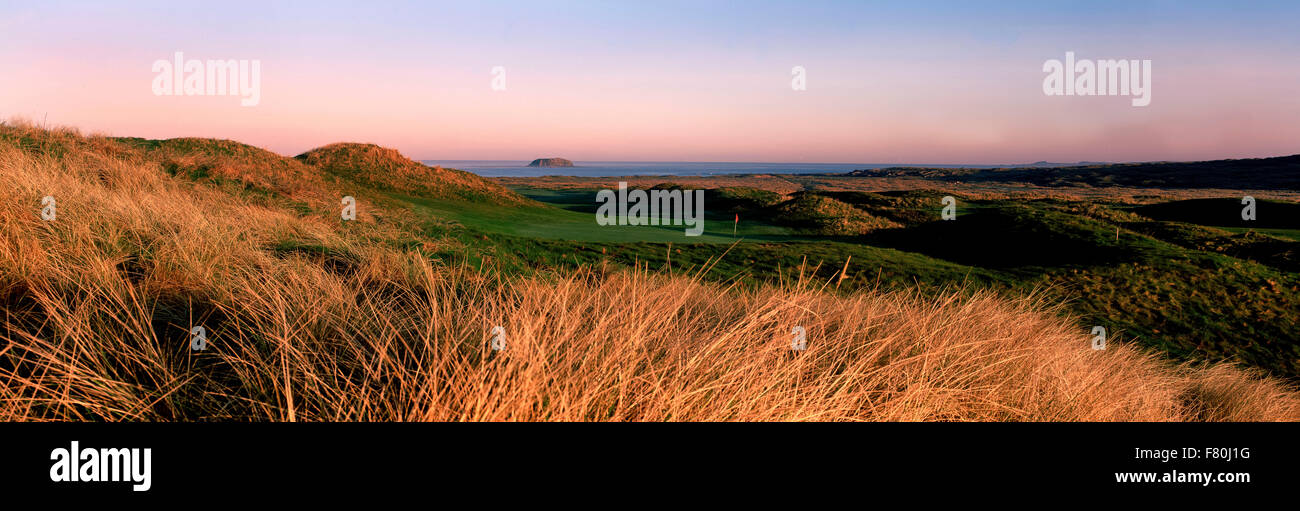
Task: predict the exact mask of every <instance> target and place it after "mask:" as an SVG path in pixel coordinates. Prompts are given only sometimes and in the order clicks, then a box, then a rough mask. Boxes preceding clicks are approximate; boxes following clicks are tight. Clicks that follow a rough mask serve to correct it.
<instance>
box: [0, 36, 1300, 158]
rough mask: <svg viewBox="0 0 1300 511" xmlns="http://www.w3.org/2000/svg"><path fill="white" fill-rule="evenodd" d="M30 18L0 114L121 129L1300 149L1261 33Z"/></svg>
mask: <svg viewBox="0 0 1300 511" xmlns="http://www.w3.org/2000/svg"><path fill="white" fill-rule="evenodd" d="M45 15H46V14H44V13H35V14H31V13H28V15H27V17H26V18H25V19H24V18H23V17H22V16H18V17H16V18H10V21H9V22H7V23H8V25H0V29H9V30H14V31H17V32H16V33H17V36H16V38H15V40H17V41H19V42H20V43H21V44H17V45H11V46H9V47H7V48H6V49H0V64H2V65H3V66H4V69H5V77H6V78H5V81H4V83H3V84H0V116H5V117H13V116H18V117H26V118H29V119H33V120H36V121H41V120H42V119H45V120H47V122H48V123H50V124H56V125H69V126H75V127H79V128H81V129H82V130H83V131H87V132H103V133H107V134H112V135H120V136H141V137H148V138H170V137H180V136H199V137H217V138H229V139H234V140H239V141H242V142H247V143H250V144H254V145H258V146H261V147H265V148H268V149H271V150H273V151H276V152H278V153H281V154H286V155H292V154H297V153H300V152H302V151H305V150H307V149H310V148H312V147H316V146H320V145H324V144H327V143H331V142H339V141H358V142H374V143H378V144H381V145H385V146H390V147H394V148H397V149H398V150H400V151H402V152H403V153H404V154H406V155H407V156H410V157H412V158H416V159H503V160H528V159H532V158H535V157H542V156H561V157H566V158H570V159H574V160H579V161H583V160H586V161H597V160H624V161H637V160H646V161H770V162H849V163H972V164H986V163H1023V162H1032V161H1038V160H1049V161H1061V162H1072V161H1080V160H1091V161H1139V160H1200V159H1215V158H1236V157H1262V156H1277V155H1285V154H1294V153H1300V97H1298V95H1297V93H1298V92H1300V65H1297V64H1298V60H1300V59H1297V57H1296V56H1295V55H1296V53H1295V52H1294V51H1292V49H1290V47H1291V46H1294V42H1293V41H1294V38H1293V39H1292V40H1289V41H1287V44H1285V45H1281V46H1277V47H1269V46H1266V45H1260V44H1258V43H1257V42H1256V41H1231V40H1229V41H1223V40H1218V41H1214V42H1209V41H1206V42H1203V43H1201V44H1194V43H1193V42H1192V41H1195V39H1192V38H1187V39H1185V40H1183V41H1182V42H1179V41H1178V40H1176V38H1175V40H1173V41H1170V40H1166V39H1161V40H1158V41H1153V40H1152V39H1153V38H1150V37H1146V38H1135V39H1134V40H1131V41H1124V40H1118V41H1117V40H1114V39H1110V40H1107V41H1108V42H1106V43H1105V44H1100V43H1097V42H1096V40H1095V38H1094V39H1087V38H1080V39H1079V40H1078V41H1072V40H1070V38H1063V37H1062V36H1060V35H1059V34H1057V33H1056V32H1055V31H1054V30H1052V29H1051V27H1047V26H1044V27H1035V26H1033V25H1029V26H1022V27H1019V28H1018V29H1017V30H1016V31H1015V33H1014V37H1011V38H1010V39H1007V40H1002V39H998V38H997V37H993V40H992V41H989V40H986V39H987V38H986V37H985V36H982V35H977V36H971V35H966V36H963V35H961V34H958V35H956V36H953V37H950V38H948V39H933V38H928V37H924V36H925V35H926V34H924V33H921V34H918V36H917V39H916V40H914V41H913V40H907V39H901V40H900V39H899V38H898V37H897V34H883V35H881V34H880V32H879V31H876V32H870V31H868V32H867V33H866V34H863V35H861V37H860V39H861V40H859V36H857V35H853V34H854V33H853V32H852V31H849V33H850V35H845V36H837V37H831V36H819V37H818V38H816V39H813V40H809V41H801V40H800V41H796V42H795V43H792V44H790V45H789V47H780V46H770V47H769V46H762V43H761V42H756V43H754V44H755V45H759V47H753V48H751V47H747V46H745V45H744V44H740V43H736V44H733V45H729V44H727V43H726V42H725V41H704V42H697V41H692V40H689V39H688V40H686V41H678V42H671V41H664V42H662V44H663V45H664V46H663V49H664V51H662V52H659V51H655V48H656V46H655V44H654V42H653V41H644V42H641V43H639V44H637V45H631V44H630V43H628V44H623V45H622V46H623V47H619V46H620V44H619V43H618V42H617V40H613V41H614V42H609V43H607V44H606V46H611V47H601V46H600V44H599V43H600V42H601V41H595V40H574V41H569V40H559V41H554V40H546V41H543V42H541V43H538V44H530V43H529V41H526V40H525V41H517V40H509V39H508V38H506V39H505V40H503V39H502V37H501V36H496V37H494V38H490V39H491V40H490V41H486V42H484V41H477V42H475V41H468V42H467V41H457V40H454V38H452V37H451V36H448V37H447V38H446V39H444V38H441V37H428V38H427V39H426V38H423V36H421V38H420V39H418V40H408V37H415V36H403V35H400V33H399V32H398V31H397V30H396V29H394V31H393V33H388V32H386V31H384V30H377V31H375V32H374V33H373V34H371V36H370V37H372V38H373V39H371V40H363V39H349V38H347V37H345V35H346V34H338V33H335V32H334V31H332V30H326V29H325V28H323V27H316V26H309V27H305V28H304V27H298V28H297V29H296V30H297V31H296V32H294V33H293V34H292V35H293V36H294V37H289V36H285V35H281V36H279V37H272V36H266V35H262V36H259V37H260V39H259V38H258V37H254V38H252V39H251V40H250V38H238V37H236V35H231V36H230V39H229V40H225V39H221V38H220V37H219V36H218V35H214V34H197V35H192V36H191V35H186V32H185V31H183V30H181V29H178V28H174V27H173V28H171V29H166V30H154V29H151V28H149V26H147V25H140V26H135V27H131V26H127V27H119V28H117V29H114V30H113V31H109V32H111V33H106V35H105V36H104V37H102V38H98V39H97V38H94V37H90V36H86V37H72V38H69V37H66V35H67V34H66V33H64V32H59V31H52V32H42V31H40V30H38V28H40V27H41V26H43V24H42V21H43V16H45ZM103 15H104V16H108V14H106V13H105V14H103ZM380 21H383V20H376V21H374V23H375V24H376V25H381V23H379V22H380ZM328 22H329V23H333V20H328ZM107 23H111V20H105V21H97V18H96V17H95V16H91V15H87V16H86V17H85V18H84V19H79V20H74V21H72V22H69V24H68V26H67V30H69V31H73V30H81V31H92V32H93V31H94V30H99V31H100V32H105V30H107V29H103V28H102V27H101V25H102V24H107ZM249 23H251V22H249ZM304 23H307V22H304ZM321 23H326V22H325V21H322V22H321ZM33 27H34V28H33ZM313 27H314V28H313ZM182 28H183V27H182ZM246 28H247V27H246ZM291 28H292V27H291ZM372 28H373V27H372ZM249 30H253V33H256V34H262V33H263V32H260V31H258V30H257V29H255V28H254V29H249ZM467 30H468V29H467ZM128 32H130V33H129V34H127V33H128ZM78 33H80V32H78ZM123 34H124V37H121V38H117V37H110V36H111V35H123ZM467 37H469V36H467ZM990 37H992V36H990ZM886 42H888V44H886ZM471 43H474V44H471ZM479 43H481V44H479ZM889 44H892V46H890V45H889ZM692 45H698V47H694V46H692ZM1067 49H1068V50H1072V51H1075V52H1076V53H1078V54H1079V56H1080V58H1094V59H1101V58H1143V59H1151V60H1152V61H1153V75H1154V76H1153V82H1154V83H1153V93H1152V102H1151V105H1150V106H1148V107H1143V108H1135V107H1132V106H1130V104H1129V100H1128V98H1126V97H1048V96H1045V95H1044V94H1043V93H1042V91H1041V84H1042V80H1043V77H1044V73H1043V72H1042V71H1041V66H1042V63H1043V61H1044V60H1045V59H1050V58H1055V59H1062V58H1063V56H1064V51H1065V50H1067ZM176 50H182V51H185V53H186V57H187V58H198V59H205V60H206V59H258V60H260V61H261V66H262V79H261V102H260V104H258V105H257V106H254V107H241V106H239V99H238V98H236V97H196V96H186V97H168V96H155V95H154V94H153V92H152V90H151V87H150V84H151V81H152V80H153V78H154V73H153V72H151V71H150V65H151V64H152V62H153V61H154V60H157V59H170V57H171V54H172V52H173V51H176ZM496 65H503V66H505V68H506V71H507V72H506V85H507V88H506V90H505V91H493V90H491V88H490V83H491V79H492V76H491V75H490V70H491V68H492V67H493V66H496ZM794 65H801V66H804V67H805V68H806V69H807V70H808V88H807V90H805V91H793V90H791V88H790V68H791V67H792V66H794Z"/></svg>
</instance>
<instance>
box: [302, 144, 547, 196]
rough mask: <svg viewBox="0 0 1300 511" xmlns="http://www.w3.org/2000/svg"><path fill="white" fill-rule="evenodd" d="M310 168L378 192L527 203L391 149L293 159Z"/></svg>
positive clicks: (336, 148) (334, 149) (336, 149)
mask: <svg viewBox="0 0 1300 511" xmlns="http://www.w3.org/2000/svg"><path fill="white" fill-rule="evenodd" d="M295 158H296V159H298V160H300V161H302V162H304V163H306V164H308V165H312V166H314V167H318V168H320V169H323V170H325V171H326V172H329V173H332V174H334V175H337V176H341V177H344V178H346V179H348V180H351V181H354V182H357V183H361V184H364V185H367V186H371V187H374V188H376V189H380V190H386V191H391V192H398V193H402V194H409V195H417V196H423V197H428V198H437V199H453V200H456V199H458V200H466V201H474V202H488V203H492V204H498V205H503V206H510V205H521V204H526V203H528V202H529V201H528V200H527V199H524V198H523V197H520V196H519V195H518V194H516V193H514V192H512V191H510V190H507V189H505V188H504V187H502V186H501V185H499V184H496V183H495V182H493V181H489V180H487V179H484V178H482V177H479V176H477V175H475V174H471V173H469V172H465V171H463V170H457V169H448V168H443V167H441V166H439V167H430V166H428V165H424V164H423V163H419V162H417V161H414V160H411V159H409V158H407V157H405V156H402V154H401V153H399V152H397V151H396V150H394V149H389V148H386V147H380V146H377V145H374V144H354V143H338V144H330V145H327V146H324V147H318V148H316V149H312V150H310V151H307V152H305V153H303V154H300V155H298V156H296V157H295Z"/></svg>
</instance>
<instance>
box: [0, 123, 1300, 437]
mask: <svg viewBox="0 0 1300 511" xmlns="http://www.w3.org/2000/svg"><path fill="white" fill-rule="evenodd" d="M186 144H188V142H175V143H172V146H171V147H170V148H169V149H168V151H182V149H183V148H185V147H186ZM199 146H200V147H199V148H197V149H195V151H196V153H198V154H196V155H194V158H195V161H196V162H199V163H200V164H199V166H198V167H183V168H185V169H194V168H204V167H203V165H208V166H209V167H208V168H210V169H227V170H222V171H219V172H223V173H229V175H230V176H238V175H239V172H242V171H241V170H240V169H241V168H243V167H241V165H240V164H237V162H225V161H223V157H222V156H221V155H220V154H219V153H220V151H212V150H211V149H212V148H213V147H218V148H220V147H224V146H225V145H224V144H206V143H204V144H199ZM230 149H231V150H232V151H233V152H234V153H235V155H233V156H227V157H228V158H233V159H235V160H244V159H252V160H256V159H257V158H261V157H263V156H264V155H263V156H257V155H258V154H261V153H256V152H251V153H248V152H247V149H245V148H243V147H240V146H231V148H230ZM223 150H224V149H223ZM182 152H183V151H182ZM182 156H183V155H182V154H175V153H173V154H171V157H173V158H182ZM207 158H212V160H211V161H206V159H207ZM266 159H267V161H268V162H270V161H274V159H271V158H266ZM300 161H301V162H302V163H305V164H308V165H313V166H315V165H322V166H323V168H329V169H331V172H332V173H337V174H338V175H341V176H349V175H356V174H359V173H360V172H362V170H363V169H385V170H391V171H394V172H395V173H397V174H399V175H398V176H396V177H394V178H393V179H392V180H389V179H388V178H387V177H384V178H380V177H378V176H370V178H371V179H374V181H372V182H374V183H375V184H376V186H379V185H389V184H397V183H401V182H403V181H402V180H406V179H417V178H419V177H420V176H422V174H420V173H419V172H418V169H414V168H411V167H409V166H405V165H404V164H403V165H399V167H401V168H396V167H386V166H384V165H385V164H384V163H383V162H390V163H392V162H399V163H400V161H401V160H398V159H397V158H395V157H394V155H393V153H389V152H387V151H384V150H380V149H378V148H373V146H354V145H342V146H338V147H334V146H331V147H330V148H322V149H321V150H317V151H313V152H311V153H308V154H306V155H304V156H303V157H302V158H301V159H300ZM376 163H377V164H378V165H376ZM178 165H179V163H178ZM274 165H279V164H278V163H276V164H274ZM285 165H286V166H285V167H284V168H283V169H282V170H283V171H284V172H292V171H295V169H296V170H297V171H302V170H304V169H303V168H297V167H293V164H285ZM177 168H178V169H180V168H182V167H177ZM403 173H409V174H403ZM192 174H193V172H191V171H190V170H186V171H184V172H173V171H170V170H169V167H168V165H167V164H166V162H165V161H159V160H157V159H155V158H154V156H151V155H149V154H147V152H146V151H145V150H144V149H142V148H141V147H139V144H124V143H121V142H118V141H114V140H110V139H106V138H103V137H84V136H81V135H80V134H78V133H76V132H75V131H73V130H44V129H38V128H34V127H31V126H26V125H8V124H7V125H3V126H0V188H2V189H4V190H5V191H6V193H8V194H10V195H11V196H13V197H15V198H16V200H11V201H5V202H4V203H3V204H0V227H2V228H3V229H2V230H0V233H3V234H2V235H0V303H3V306H2V307H3V312H4V314H3V315H0V322H2V324H0V346H3V347H2V348H0V380H3V381H4V384H3V385H2V386H0V419H3V420H104V421H124V420H133V421H139V420H153V421H168V420H190V421H194V420H235V421H263V420H273V421H304V420H305V421H327V420H403V421H406V420H449V421H450V420H672V421H679V420H718V421H733V420H741V421H752V420H844V421H864V420H894V421H897V420H958V421H959V420H1030V421H1049V420H1050V421H1064V420H1156V421H1160V420H1193V421H1201V420H1297V419H1300V395H1297V393H1296V392H1295V391H1294V390H1292V389H1291V388H1290V387H1288V385H1287V384H1285V383H1283V382H1281V381H1280V380H1277V379H1272V378H1268V377H1264V376H1261V374H1260V373H1259V372H1257V371H1251V370H1244V369H1240V368H1238V367H1236V366H1233V365H1228V364H1214V365H1210V364H1203V363H1191V364H1175V363H1173V362H1171V361H1169V360H1168V359H1167V358H1165V357H1164V356H1163V355H1159V354H1154V353H1152V352H1150V351H1147V350H1145V349H1143V348H1140V347H1138V346H1136V345H1133V344H1129V343H1126V342H1123V341H1122V340H1120V339H1116V340H1115V342H1112V344H1111V345H1110V346H1109V347H1108V348H1107V349H1106V350H1104V351H1094V350H1092V349H1090V348H1089V334H1088V331H1087V330H1086V329H1082V328H1080V327H1079V326H1078V324H1076V323H1075V322H1074V320H1073V318H1072V317H1070V316H1068V315H1066V314H1065V313H1064V311H1063V310H1062V309H1061V308H1060V306H1059V305H1054V304H1052V303H1049V302H1047V301H1045V297H1044V296H1043V295H1037V294H1028V295H1021V296H1014V295H1010V294H1001V293H994V292H988V291H978V292H963V291H962V290H952V291H950V292H945V293H940V294H925V293H921V292H918V291H916V290H896V291H884V290H879V291H873V290H860V291H857V292H853V293H840V292H836V291H835V289H834V288H833V287H832V286H830V285H828V284H827V283H826V281H825V280H821V279H820V277H818V278H812V276H813V275H816V273H815V271H805V268H790V270H791V274H790V275H789V277H788V278H785V279H782V280H781V281H779V282H771V283H766V284H762V285H757V286H738V285H734V284H727V283H713V282H708V281H706V280H705V279H703V278H701V277H700V275H701V274H702V273H704V272H703V271H702V270H701V267H698V266H697V267H692V268H686V269H682V270H659V271H649V270H647V269H646V268H645V267H644V266H642V267H640V268H631V267H621V266H619V265H617V264H593V265H583V266H580V267H577V268H570V269H557V270H554V271H551V270H546V269H543V268H533V269H532V271H521V272H514V273H502V272H500V271H498V270H497V269H494V266H493V265H492V264H490V263H485V262H484V261H485V259H478V260H471V259H468V258H466V259H460V260H456V259H453V258H451V256H450V255H449V256H446V257H443V256H438V257H434V256H431V253H430V252H429V251H428V250H427V247H428V246H430V245H438V244H441V243H446V242H447V239H446V237H444V236H443V235H441V234H437V235H435V234H429V233H428V232H426V231H425V230H423V229H422V228H420V227H419V226H418V223H404V222H387V221H384V222H379V221H375V220H372V219H366V218H360V219H358V221H356V222H346V223H345V222H342V221H340V220H339V218H338V216H337V213H333V214H321V213H319V212H316V211H313V210H310V209H303V208H297V207H293V206H291V205H286V204H281V203H280V202H279V201H278V200H267V199H266V198H265V197H262V196H260V195H259V194H249V193H242V192H239V188H236V187H235V186H233V185H232V184H230V183H224V182H215V181H212V180H210V179H208V178H199V179H195V178H193V176H192ZM223 175H225V174H223ZM229 179H231V181H232V182H233V183H235V184H239V183H241V182H242V178H238V177H231V178H229ZM323 182H324V183H325V185H326V186H332V185H331V184H330V183H329V182H328V179H326V180H324V181H323ZM345 184H346V183H345ZM259 186H260V185H259ZM467 188H468V189H473V190H479V189H480V188H474V187H472V186H468V185H467ZM485 193H486V192H485ZM46 195H54V196H57V198H58V208H59V209H58V215H57V218H56V219H54V220H42V218H41V216H40V210H41V198H42V197H43V196H46ZM740 195H745V194H740ZM758 200H760V201H766V200H768V199H766V198H762V197H759V198H758ZM836 200H837V201H839V202H841V203H846V204H847V202H845V201H841V200H838V199H836ZM864 200H865V198H864ZM387 207H389V206H387V205H386V204H384V203H378V204H375V205H374V208H377V209H379V211H378V212H377V214H379V215H383V217H384V218H398V219H401V218H404V216H403V215H404V214H406V213H403V211H404V210H400V208H399V209H395V210H391V211H388V210H384V209H383V208H387ZM393 207H397V206H393ZM453 234H454V233H449V234H448V236H452V235H453ZM472 234H475V235H477V233H472ZM285 247H300V248H301V247H310V250H298V249H292V250H286V249H285ZM697 251H700V252H703V251H702V249H700V248H699V247H692V246H686V247H684V248H680V249H679V253H681V254H682V255H683V256H684V257H685V256H691V255H699V253H698V252H697ZM460 252H461V250H450V251H446V252H442V253H446V254H452V255H454V254H456V253H460ZM501 252H502V253H503V254H509V253H510V252H508V251H505V250H502V251H501ZM586 252H587V253H592V252H593V251H592V250H587V251H586ZM494 253H495V252H494ZM709 253H710V254H711V253H712V252H709ZM699 256H700V257H703V256H702V255H699ZM502 257H504V255H503V256H502ZM710 257H711V256H710ZM485 258H486V256H485ZM607 262H608V261H607ZM198 326H202V327H204V329H205V332H206V335H207V337H206V344H205V349H204V350H201V351H196V350H192V349H191V347H190V346H191V343H192V342H193V338H192V335H193V334H192V332H193V331H194V330H193V328H194V327H198ZM494 326H501V327H502V328H503V329H504V332H507V341H506V342H507V348H506V350H505V351H503V352H493V351H490V350H489V349H488V348H487V347H486V346H487V340H488V339H489V337H490V335H491V334H490V332H491V331H492V329H493V327H494ZM793 326H802V327H805V328H806V329H807V333H808V338H807V339H808V349H807V350H806V351H804V352H801V353H799V354H794V353H791V351H790V348H789V344H790V333H791V329H792V327H793Z"/></svg>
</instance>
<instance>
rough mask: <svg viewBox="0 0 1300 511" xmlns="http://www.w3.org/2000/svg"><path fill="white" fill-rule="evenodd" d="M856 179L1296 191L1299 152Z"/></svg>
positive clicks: (896, 172)
mask: <svg viewBox="0 0 1300 511" xmlns="http://www.w3.org/2000/svg"><path fill="white" fill-rule="evenodd" d="M848 175H850V176H857V177H923V178H931V179H938V180H943V181H957V182H1019V183H1031V184H1035V185H1039V186H1051V187H1062V186H1081V185H1085V186H1097V187H1104V186H1129V187H1147V188H1224V189H1232V190H1300V154H1297V155H1292V156H1279V157H1274V158H1251V159H1239V160H1213V161H1198V162H1155V163H1112V164H1096V165H1072V166H1060V167H1036V166H1035V167H1008V168H996V169H972V168H958V169H949V168H926V167H888V168H882V169H864V170H855V171H853V172H850V173H849V174H848Z"/></svg>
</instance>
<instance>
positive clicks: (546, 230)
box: [394, 188, 824, 244]
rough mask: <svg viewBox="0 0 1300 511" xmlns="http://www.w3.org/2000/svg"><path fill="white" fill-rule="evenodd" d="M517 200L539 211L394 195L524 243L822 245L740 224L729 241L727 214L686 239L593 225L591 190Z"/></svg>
mask: <svg viewBox="0 0 1300 511" xmlns="http://www.w3.org/2000/svg"><path fill="white" fill-rule="evenodd" d="M516 191H517V192H519V193H520V194H522V195H524V196H526V197H528V198H530V199H533V200H536V201H538V202H539V203H541V204H540V205H538V206H525V207H519V208H502V207H499V206H496V205H493V204H483V203H466V202H455V201H442V200H437V199H427V198H419V197H409V196H401V195H394V197H395V198H398V199H400V200H403V201H406V202H409V203H411V204H412V205H414V206H415V207H416V210H417V211H418V212H421V213H426V214H431V215H434V216H437V217H439V218H442V219H444V220H450V221H454V222H457V223H460V224H461V225H463V226H465V227H468V228H471V229H476V230H482V231H488V232H495V233H501V234H509V235H513V236H520V237H526V238H541V239H556V240H572V241H589V242H610V243H640V242H647V243H668V242H672V243H726V244H730V243H734V242H736V241H741V240H743V241H746V242H759V241H761V242H771V241H798V240H818V239H824V237H821V236H806V235H798V234H794V233H792V232H791V230H790V229H788V228H785V227H781V226H777V225H771V224H768V223H764V222H762V221H759V220H750V219H741V221H740V222H739V224H738V225H737V228H736V231H735V234H734V236H733V233H732V226H733V221H734V219H735V217H734V216H732V215H730V214H723V213H717V212H710V211H706V212H705V214H704V233H703V234H701V235H700V236H687V235H686V228H687V226H685V225H676V226H655V225H645V226H632V225H599V224H597V223H596V215H595V212H596V202H595V194H596V192H595V191H594V190H589V191H588V190H576V191H575V190H541V189H535V188H524V189H519V190H516Z"/></svg>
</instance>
